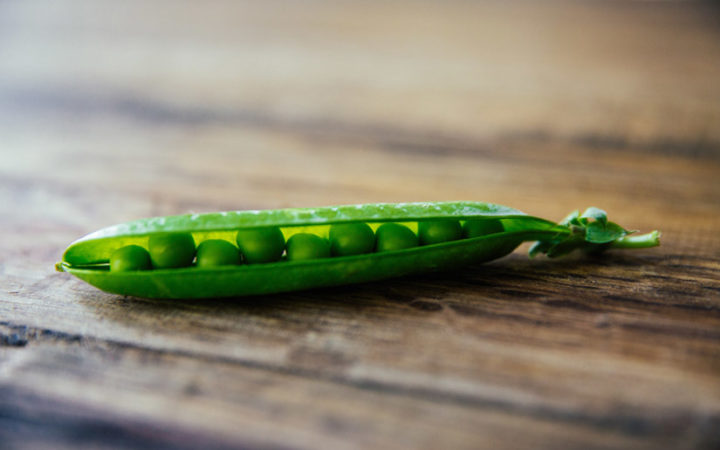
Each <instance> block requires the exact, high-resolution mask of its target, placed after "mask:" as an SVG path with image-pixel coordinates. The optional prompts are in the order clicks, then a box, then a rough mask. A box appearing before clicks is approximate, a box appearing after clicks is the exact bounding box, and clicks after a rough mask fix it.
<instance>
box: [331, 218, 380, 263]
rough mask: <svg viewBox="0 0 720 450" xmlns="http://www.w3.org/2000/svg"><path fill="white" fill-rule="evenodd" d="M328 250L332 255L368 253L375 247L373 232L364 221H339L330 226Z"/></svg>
mask: <svg viewBox="0 0 720 450" xmlns="http://www.w3.org/2000/svg"><path fill="white" fill-rule="evenodd" d="M329 234H330V251H331V253H332V255H333V256H349V255H360V254H363V253H370V252H372V251H373V247H375V234H374V233H373V230H372V228H370V226H369V225H368V224H366V223H360V222H358V223H341V224H336V225H333V226H331V227H330V233H329Z"/></svg>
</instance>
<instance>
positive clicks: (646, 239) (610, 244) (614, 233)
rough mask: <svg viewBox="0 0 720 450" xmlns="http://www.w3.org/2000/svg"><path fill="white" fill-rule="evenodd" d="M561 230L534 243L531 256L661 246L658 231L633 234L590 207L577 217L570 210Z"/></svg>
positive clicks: (560, 225) (560, 224) (603, 212)
mask: <svg viewBox="0 0 720 450" xmlns="http://www.w3.org/2000/svg"><path fill="white" fill-rule="evenodd" d="M558 227H560V228H561V229H560V230H559V232H558V233H557V234H556V235H555V236H554V237H552V238H550V239H544V240H539V241H537V242H536V243H535V244H534V245H533V246H532V247H531V248H530V256H531V257H533V256H535V255H537V254H539V253H544V254H545V255H547V256H548V257H550V258H555V257H558V256H563V255H566V254H568V253H570V252H572V251H574V250H582V251H585V252H588V253H598V252H602V251H604V250H607V249H609V248H628V249H633V248H648V247H655V246H657V245H660V232H659V231H657V230H655V231H653V232H650V233H646V234H640V235H633V233H634V231H631V230H626V229H625V228H623V227H621V226H620V225H618V224H616V223H613V222H610V221H608V220H607V214H606V213H605V211H603V210H601V209H599V208H595V207H590V208H588V209H587V210H585V212H584V213H582V214H580V212H579V211H573V212H572V213H571V214H570V215H568V216H567V217H566V218H565V219H564V220H562V221H561V222H560V223H558Z"/></svg>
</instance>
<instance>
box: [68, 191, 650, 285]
mask: <svg viewBox="0 0 720 450" xmlns="http://www.w3.org/2000/svg"><path fill="white" fill-rule="evenodd" d="M588 211H590V213H588V212H587V211H586V214H584V215H582V216H580V215H579V214H574V215H571V216H569V217H568V218H567V219H566V220H565V221H563V222H561V223H559V224H556V223H554V222H551V221H548V220H545V219H541V218H537V217H532V216H528V215H526V214H524V213H522V212H520V211H518V210H515V209H512V208H509V207H506V206H501V205H495V204H491V203H481V202H434V203H397V204H366V205H345V206H334V207H321V208H302V209H300V208H298V209H281V210H263V211H234V212H220V213H207V214H189V215H181V216H168V217H156V218H149V219H142V220H137V221H133V222H128V223H124V224H119V225H114V226H111V227H108V228H104V229H102V230H99V231H96V232H94V233H91V234H89V235H87V236H85V237H83V238H81V239H79V240H77V241H75V242H73V243H72V244H71V245H70V246H69V247H68V248H67V249H66V251H65V253H64V255H63V260H62V262H60V263H58V264H57V265H56V268H57V269H58V270H60V271H65V272H69V273H71V274H73V275H75V276H77V277H78V278H80V279H82V280H84V281H86V282H88V283H89V284H91V285H93V286H95V287H97V288H99V289H102V290H104V291H107V292H111V293H116V294H122V295H131V296H136V297H146V298H213V297H235V296H243V295H257V294H270V293H277V292H287V291H295V290H302V289H310V288H315V287H322V286H335V285H342V284H350V283H361V282H368V281H374V280H380V279H386V278H392V277H398V276H403V275H408V274H415V273H421V272H428V271H436V270H447V269H450V268H453V267H458V266H463V265H467V264H470V263H479V262H485V261H490V260H493V259H497V258H500V257H502V256H505V255H507V254H509V253H511V252H512V251H513V250H514V249H515V248H517V247H518V245H520V244H521V243H522V242H524V241H537V243H536V244H535V246H534V247H533V249H532V250H531V254H535V253H546V254H548V255H549V256H559V255H562V254H565V253H568V252H569V251H572V250H574V249H582V250H587V251H600V250H604V249H606V248H609V247H618V248H623V247H624V248H642V247H651V246H654V245H658V236H659V234H658V233H657V232H653V233H650V234H647V235H642V236H629V234H630V232H628V231H626V230H624V229H622V228H621V227H619V226H617V225H616V224H613V223H612V222H607V219H606V217H605V216H604V212H603V211H601V210H598V209H597V208H591V209H588ZM478 220H492V221H496V222H498V223H500V224H501V225H502V226H501V227H499V229H497V230H495V231H492V232H490V233H489V234H484V235H481V236H478V237H465V238H460V239H454V240H449V241H446V242H440V243H432V244H429V245H418V246H413V247H410V248H403V249H399V250H392V251H383V252H369V253H363V254H357V255H351V256H332V257H323V258H317V259H309V260H307V259H306V260H301V261H294V260H290V259H291V258H288V257H287V256H283V257H282V258H281V259H280V260H278V261H275V262H266V263H259V264H237V265H222V266H217V267H209V268H208V267H198V266H197V265H196V264H192V265H189V266H187V267H181V268H159V269H158V268H155V269H152V270H133V271H114V270H110V265H109V261H110V257H111V255H112V254H113V252H115V251H116V250H118V249H120V248H123V247H126V246H130V245H137V246H140V247H143V248H147V247H148V242H149V240H150V239H151V238H152V237H153V236H157V235H167V234H168V233H189V234H190V235H191V236H192V238H193V240H194V242H195V244H201V243H202V242H204V241H207V240H215V239H221V240H225V241H229V242H234V241H235V237H236V235H237V234H238V232H239V231H241V230H246V229H269V228H278V229H279V230H280V231H281V232H282V234H283V237H284V239H285V240H287V239H290V238H291V237H292V236H294V235H296V234H299V233H312V234H314V235H317V236H320V237H323V238H326V237H327V236H328V231H329V229H330V227H331V226H333V225H335V224H348V223H365V224H368V225H369V226H370V227H371V228H372V229H374V230H377V229H378V227H379V226H381V225H382V224H383V223H387V222H394V223H401V224H404V225H405V226H407V227H408V228H410V229H411V230H412V231H413V232H417V230H418V224H419V223H423V222H424V223H428V222H431V221H458V223H466V222H468V221H478Z"/></svg>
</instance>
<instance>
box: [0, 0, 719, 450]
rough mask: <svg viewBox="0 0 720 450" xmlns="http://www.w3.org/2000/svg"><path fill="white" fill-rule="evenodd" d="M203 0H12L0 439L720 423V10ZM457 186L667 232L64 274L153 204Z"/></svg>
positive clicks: (489, 438)
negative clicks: (432, 270) (175, 283)
mask: <svg viewBox="0 0 720 450" xmlns="http://www.w3.org/2000/svg"><path fill="white" fill-rule="evenodd" d="M212 6H215V7H212ZM212 6H211V7H208V5H206V4H203V5H202V6H200V5H199V4H196V3H195V2H173V4H172V6H170V5H168V4H164V3H162V2H157V3H156V2H153V3H152V4H148V3H147V2H123V5H122V7H120V6H117V5H115V4H113V3H110V2H96V3H93V4H92V5H86V4H81V3H79V2H72V1H65V2H53V4H52V5H49V4H38V3H35V2H12V3H8V2H4V3H0V226H1V229H2V231H3V233H0V254H2V258H0V442H2V443H3V444H6V445H8V446H10V447H11V448H45V447H47V448H79V447H83V446H84V447H92V446H96V445H99V444H100V443H102V444H103V445H105V446H108V447H115V448H156V447H164V448H188V447H197V446H198V445H200V444H202V445H203V446H205V447H208V448H227V447H237V446H241V447H271V448H272V447H281V448H284V447H292V448H318V447H321V448H328V447H330V448H360V447H365V448H367V447H372V448H376V447H377V448H397V447H412V448H441V447H442V448H479V447H480V448H482V447H486V448H628V447H632V448H659V447H662V448H715V447H717V446H718V445H720V433H718V430H719V429H720V383H718V381H717V380H718V378H719V375H720V281H719V280H720V259H719V258H718V251H720V237H718V236H720V208H718V203H717V199H718V198H720V185H719V184H718V183H717V174H718V173H720V172H719V170H720V135H719V134H718V130H720V127H718V126H716V125H717V124H718V123H720V106H718V105H720V85H718V83H717V82H716V80H717V79H719V78H720V40H719V39H717V38H718V30H720V27H717V14H716V11H715V9H713V8H712V7H710V6H708V5H704V4H684V3H683V4H676V3H671V2H669V3H662V4H654V3H651V4H647V3H644V2H643V3H635V2H627V3H613V5H612V7H610V6H608V5H605V4H602V3H580V4H578V3H553V4H549V5H548V4H543V5H539V4H535V3H532V2H517V3H513V4H512V5H508V4H503V3H478V4H476V3H468V2H443V4H442V6H441V5H440V4H437V3H433V2H426V3H423V4H420V5H418V4H416V3H414V2H413V3H409V2H405V1H393V2H384V3H383V4H373V5H366V4H363V5H359V4H358V5H356V4H353V3H342V4H339V3H334V2H333V3H330V2H312V3H304V4H303V5H299V4H295V3H293V2H270V3H265V2H264V3H262V4H260V3H256V2H222V3H217V4H213V5H212ZM409 11H411V12H412V13H409ZM448 199H470V200H488V201H493V202H497V203H501V204H507V205H510V206H513V207H517V208H519V209H521V210H524V211H526V212H528V213H531V214H534V215H540V216H544V217H547V218H557V219H560V218H562V217H563V216H564V215H565V214H566V213H567V212H569V211H570V210H572V209H575V208H583V207H586V206H590V205H595V206H599V207H603V208H606V209H607V210H608V211H609V212H610V215H611V219H613V220H616V221H618V222H619V223H621V224H623V225H625V226H627V227H629V228H633V229H641V230H650V229H653V228H659V229H661V230H662V231H663V245H662V247H660V248H658V249H650V250H644V251H638V252H633V253H620V252H617V253H612V254H607V255H605V256H604V257H602V258H587V257H581V256H572V257H569V258H568V259H564V260H547V259H542V258H539V259H536V260H529V259H527V257H526V256H525V255H523V254H522V253H523V252H524V251H525V250H527V248H526V247H523V248H522V249H521V250H520V251H518V252H516V253H515V254H513V255H511V256H510V257H508V258H505V259H503V260H501V261H497V262H494V263H492V264H488V265H482V266H481V265H477V266H470V267H467V268H465V269H463V270H461V271H457V272H454V273H449V274H448V273H446V274H432V275H427V276H422V277H410V278H404V279H400V280H390V281H386V282H380V283H372V284H366V285H359V286H350V287H340V288H333V289H324V290H317V291H309V292H301V293H294V294H287V295H275V296H268V297H252V298H244V299H228V300H213V301H187V300H186V301H183V300H180V301H156V300H142V299H134V298H121V297H117V296H112V295H107V294H104V293H101V292H99V291H97V290H94V289H93V288H91V287H89V286H87V285H84V284H82V283H81V282H79V281H77V280H74V279H72V278H70V277H69V276H67V274H59V273H54V272H53V264H54V263H55V262H56V261H57V260H58V259H59V258H60V255H61V253H62V250H63V248H64V247H65V246H66V245H67V244H68V243H69V242H70V241H72V240H73V239H75V238H77V237H80V236H81V235H84V234H85V233H87V232H90V231H93V230H95V229H97V228H100V227H103V226H106V225H110V224H113V223H117V222H122V221H126V220H131V219H135V218H139V217H146V216H152V215H165V214H176V213H186V212H193V211H194V212H203V211H214V210H230V209H247V208H277V207H292V206H314V205H329V204H339V203H356V202H374V201H415V200H448ZM0 446H1V445H0Z"/></svg>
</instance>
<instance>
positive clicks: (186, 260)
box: [148, 233, 195, 269]
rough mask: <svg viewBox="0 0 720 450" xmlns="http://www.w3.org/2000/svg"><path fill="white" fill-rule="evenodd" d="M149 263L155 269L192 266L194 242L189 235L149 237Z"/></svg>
mask: <svg viewBox="0 0 720 450" xmlns="http://www.w3.org/2000/svg"><path fill="white" fill-rule="evenodd" d="M148 250H149V251H150V261H152V266H153V268H155V269H174V268H177V267H186V266H189V265H191V264H192V262H193V258H195V242H194V241H193V237H192V235H191V234H190V233H171V234H167V233H165V234H159V235H155V236H150V243H149V244H148Z"/></svg>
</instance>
